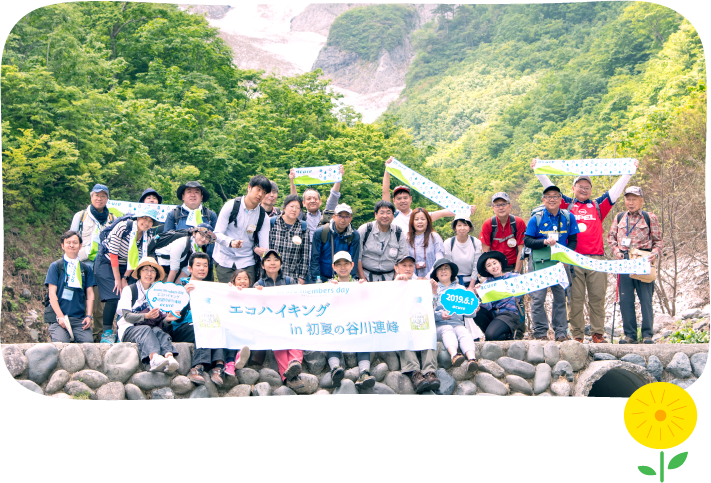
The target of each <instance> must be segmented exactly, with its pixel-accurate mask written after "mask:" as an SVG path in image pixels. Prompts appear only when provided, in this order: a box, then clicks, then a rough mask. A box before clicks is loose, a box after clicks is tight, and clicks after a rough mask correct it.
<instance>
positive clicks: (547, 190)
mask: <svg viewBox="0 0 711 483" xmlns="http://www.w3.org/2000/svg"><path fill="white" fill-rule="evenodd" d="M549 191H557V192H558V193H561V191H560V188H558V187H557V186H556V185H554V184H552V185H550V186H549V187H548V188H546V189H544V190H543V194H546V193H548V192H549Z"/></svg>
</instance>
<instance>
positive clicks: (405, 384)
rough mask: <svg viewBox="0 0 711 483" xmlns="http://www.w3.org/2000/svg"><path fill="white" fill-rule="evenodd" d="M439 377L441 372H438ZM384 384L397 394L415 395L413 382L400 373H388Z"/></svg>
mask: <svg viewBox="0 0 711 483" xmlns="http://www.w3.org/2000/svg"><path fill="white" fill-rule="evenodd" d="M437 377H439V371H437ZM383 382H384V383H385V385H386V386H388V387H389V388H390V389H392V390H393V391H395V393H396V394H415V388H414V387H413V386H412V381H410V378H409V377H407V376H405V375H404V374H403V373H402V372H400V371H392V372H390V373H388V375H387V376H385V380H384V381H383Z"/></svg>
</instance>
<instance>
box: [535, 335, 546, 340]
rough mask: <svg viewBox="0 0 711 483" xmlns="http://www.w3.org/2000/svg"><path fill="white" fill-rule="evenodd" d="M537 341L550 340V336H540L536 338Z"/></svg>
mask: <svg viewBox="0 0 711 483" xmlns="http://www.w3.org/2000/svg"><path fill="white" fill-rule="evenodd" d="M536 340H548V336H547V335H542V336H540V337H536Z"/></svg>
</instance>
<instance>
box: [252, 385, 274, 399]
mask: <svg viewBox="0 0 711 483" xmlns="http://www.w3.org/2000/svg"><path fill="white" fill-rule="evenodd" d="M252 394H253V395H255V396H271V395H272V386H270V385H269V383H268V382H260V383H259V384H255V385H254V387H253V388H252Z"/></svg>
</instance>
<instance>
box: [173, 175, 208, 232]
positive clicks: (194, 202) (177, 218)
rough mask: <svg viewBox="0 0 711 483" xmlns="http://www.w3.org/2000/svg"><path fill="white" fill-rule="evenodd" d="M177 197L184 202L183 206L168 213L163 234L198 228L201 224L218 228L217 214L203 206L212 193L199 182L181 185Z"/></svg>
mask: <svg viewBox="0 0 711 483" xmlns="http://www.w3.org/2000/svg"><path fill="white" fill-rule="evenodd" d="M176 195H177V196H178V199H179V200H183V204H182V206H179V207H177V208H175V209H173V211H171V212H170V213H168V216H167V217H166V219H165V225H164V226H163V232H166V231H170V230H182V229H184V228H191V227H192V228H196V227H197V226H198V225H199V224H200V223H209V224H210V226H217V213H215V212H214V211H212V210H211V209H209V208H207V207H206V206H204V205H203V203H207V200H209V199H210V192H209V191H207V190H206V189H205V187H204V186H202V185H201V184H200V182H199V181H188V182H187V183H185V184H184V185H180V187H178V192H177V193H176Z"/></svg>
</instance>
